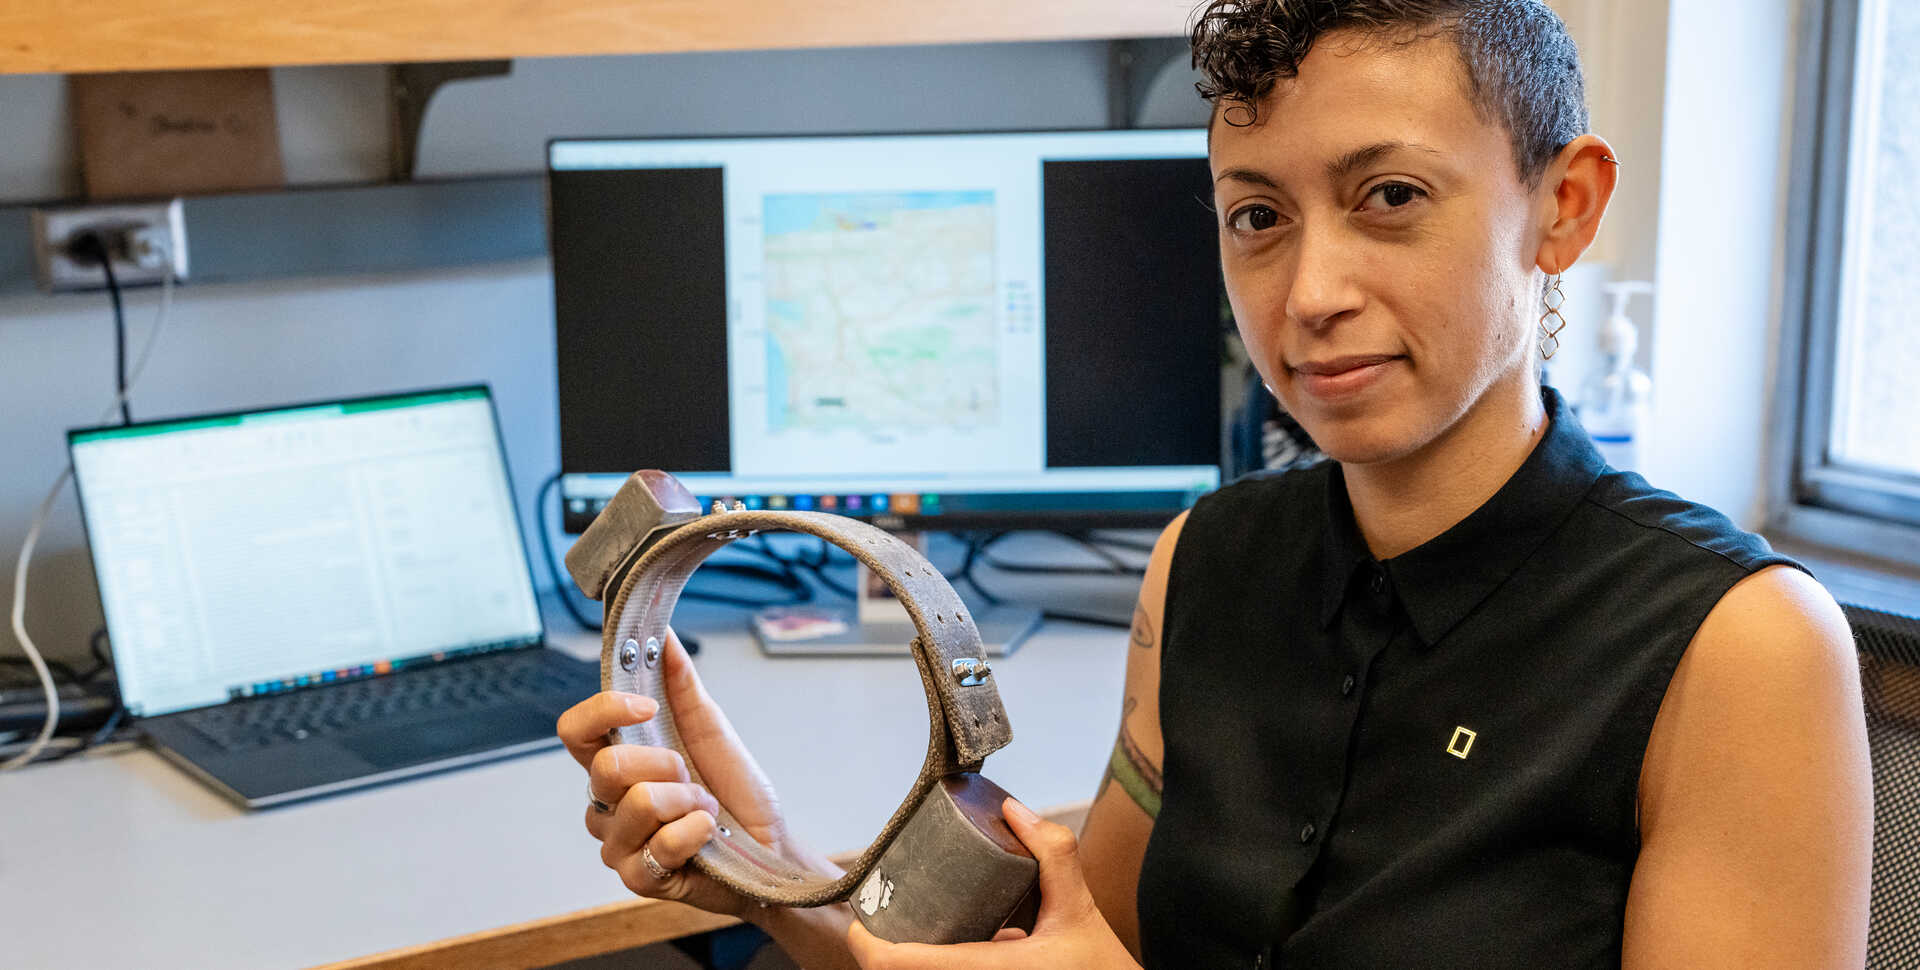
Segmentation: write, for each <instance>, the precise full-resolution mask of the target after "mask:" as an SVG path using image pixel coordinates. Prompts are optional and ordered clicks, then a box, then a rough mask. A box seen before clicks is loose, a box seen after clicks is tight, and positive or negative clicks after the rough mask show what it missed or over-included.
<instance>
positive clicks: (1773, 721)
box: [1622, 567, 1873, 970]
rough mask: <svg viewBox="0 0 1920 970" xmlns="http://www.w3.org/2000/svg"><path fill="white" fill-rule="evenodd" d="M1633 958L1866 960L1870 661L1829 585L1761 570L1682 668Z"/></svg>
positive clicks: (1637, 886) (1643, 859)
mask: <svg viewBox="0 0 1920 970" xmlns="http://www.w3.org/2000/svg"><path fill="white" fill-rule="evenodd" d="M1640 831H1641V850H1640V858H1639V862H1638V865H1637V866H1636V868H1635V870H1634V876H1633V886H1632V889H1631V891H1630V893H1629V895H1628V899H1627V918H1626V940H1625V950H1624V956H1623V960H1622V964H1623V966H1624V967H1626V968H1629V970H1647V968H1654V967H1687V968H1694V970H1712V968H1718V967H1726V968H1735V967H1738V968H1742V970H1760V968H1769V967H1779V968H1795V970H1820V968H1835V970H1838V968H1841V967H1846V968H1852V970H1857V968H1858V967H1860V965H1861V964H1862V963H1864V962H1865V960H1866V936H1867V932H1866V931H1867V892H1868V878H1869V875H1870V872H1871V866H1872V854H1873V784H1872V777H1871V774H1870V769H1869V765H1868V760H1867V738H1866V723H1865V716H1864V714H1863V712H1862V710H1861V699H1860V673H1859V661H1858V660H1857V659H1856V656H1855V654H1854V647H1853V638H1852V635H1851V634H1850V632H1849V631H1848V627H1847V622H1846V619H1845V617H1844V616H1843V615H1842V614H1841V612H1840V609H1839V607H1838V606H1836V605H1835V604H1834V602H1833V598H1832V597H1831V596H1829V595H1828V594H1827V591H1826V590H1825V589H1823V588H1821V586H1820V585H1819V584H1818V583H1816V582H1814V581H1813V580H1812V579H1811V578H1809V577H1808V576H1806V575H1805V574H1804V573H1800V572H1797V571H1795V570H1793V569H1790V568H1787V567H1773V568H1770V569H1765V570H1761V571H1760V572H1758V573H1755V574H1754V575H1752V576H1749V577H1748V578H1747V579H1745V580H1743V581H1741V582H1740V583H1739V584H1738V585H1736V586H1735V587H1734V588H1733V589H1732V590H1730V591H1729V592H1728V593H1727V595H1726V596H1725V597H1724V598H1722V599H1721V601H1720V603H1719V605H1717V606H1715V607H1714V610H1713V612H1712V613H1710V614H1709V615H1708V616H1707V619H1706V621H1705V622H1704V623H1702V624H1701V626H1700V630H1699V632H1698V633H1697V634H1696V635H1695V636H1694V640H1693V643H1692V644H1691V645H1690V646H1689V647H1688V648H1687V653H1686V655H1685V657H1684V658H1683V659H1682V660H1681V662H1680V666H1679V668H1678V669H1677V670H1676V671H1675V672H1674V676H1673V680H1672V683H1671V684H1670V685H1669V687H1668V689H1667V695H1666V699H1665V700H1664V701H1663V702H1662V704H1661V707H1660V713H1659V716H1658V717H1657V718H1656V719H1655V721H1654V727H1653V735H1652V737H1651V739H1650V740H1649V741H1648V744H1647V752H1646V760H1645V762H1644V763H1643V765H1642V768H1641V775H1640Z"/></svg>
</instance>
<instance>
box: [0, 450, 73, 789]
mask: <svg viewBox="0 0 1920 970" xmlns="http://www.w3.org/2000/svg"><path fill="white" fill-rule="evenodd" d="M71 474H73V466H72V465H68V466H67V467H66V468H63V469H61V471H60V477H59V478H58V479H55V480H54V483H53V487H52V488H50V489H48V490H47V497H46V498H44V499H42V500H41V501H40V511H39V512H38V513H36V514H35V515H34V517H33V525H32V526H31V527H29V528H28V529H27V541H25V542H23V543H21V544H20V561H19V562H18V563H17V564H15V566H14V570H13V635H14V637H15V638H16V639H18V640H19V641H20V649H22V650H25V651H26V652H27V660H28V661H29V662H31V663H32V664H33V669H34V672H35V673H37V674H39V675H40V689H41V690H42V691H43V692H45V694H46V696H47V720H46V722H45V723H43V724H41V725H40V734H39V735H38V736H37V737H35V738H34V739H33V743H32V744H30V745H27V750H25V751H22V752H20V753H19V754H17V755H14V756H13V757H12V758H10V759H8V760H7V761H6V762H4V763H0V771H10V770H12V769H14V768H18V767H20V766H21V765H24V764H26V763H28V762H30V761H32V760H33V759H34V758H35V757H37V756H38V755H39V754H40V749H42V748H45V747H46V746H47V742H48V741H49V740H51V739H52V738H53V728H54V725H55V724H58V723H59V721H60V692H59V691H58V690H56V689H55V688H54V684H53V673H52V672H51V671H49V670H48V669H47V662H46V661H45V660H42V659H41V658H40V651H39V650H38V649H37V648H35V647H34V645H33V638H32V637H29V636H27V564H28V563H29V562H31V561H32V559H33V547H34V544H35V543H37V542H39V541H40V529H41V527H42V526H44V525H46V524H47V516H48V515H49V514H50V513H52V512H53V501H54V499H57V498H59V497H60V490H61V489H63V488H66V487H67V477H68V476H69V475H71Z"/></svg>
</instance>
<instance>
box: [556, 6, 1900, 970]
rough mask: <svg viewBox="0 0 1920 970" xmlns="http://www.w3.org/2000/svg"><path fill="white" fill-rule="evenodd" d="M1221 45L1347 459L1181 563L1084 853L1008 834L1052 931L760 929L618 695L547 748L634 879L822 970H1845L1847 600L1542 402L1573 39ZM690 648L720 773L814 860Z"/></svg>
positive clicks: (1857, 903)
mask: <svg viewBox="0 0 1920 970" xmlns="http://www.w3.org/2000/svg"><path fill="white" fill-rule="evenodd" d="M1194 56H1195V62H1196V64H1197V65H1198V66H1199V67H1200V68H1201V69H1202V70H1203V72H1204V74H1205V76H1206V81H1205V83H1203V84H1202V85H1201V90H1202V93H1203V94H1204V95H1206V96H1207V97H1208V98H1209V99H1210V100H1211V101H1212V102H1213V104H1214V116H1213V119H1212V123H1211V128H1210V149H1209V154H1210V156H1211V165H1212V172H1213V175H1214V180H1215V181H1214V186H1215V189H1214V190H1215V205H1216V209H1217V212H1218V214H1219V223H1220V252H1221V263H1222V267H1223V270H1224V273H1225V278H1226V283H1227V289H1228V295H1229V297H1230V299H1231V302H1232V305H1233V308H1234V313H1235V317H1236V319H1237V321H1238V324H1239V327H1240V331H1241V334H1242V336H1243V337H1244V339H1245V342H1246V344H1247V347H1248V349H1249V351H1250V352H1251V354H1252V357H1253V360H1254V362H1255V365H1256V367H1257V368H1258V369H1259V371H1260V373H1261V376H1262V377H1263V378H1264V379H1265V381H1266V384H1267V386H1268V387H1269V388H1270V389H1271V390H1272V391H1273V393H1274V394H1275V395H1276V396H1278V398H1279V399H1280V400H1281V401H1282V403H1284V404H1285V406H1286V408H1287V410H1288V411H1289V412H1290V413H1292V414H1293V415H1294V416H1295V417H1296V418H1297V419H1298V420H1299V422H1300V423H1301V425H1302V426H1303V427H1304V428H1305V429H1306V430H1307V431H1308V432H1309V433H1310V434H1311V435H1312V437H1313V439H1314V441H1315V442H1316V443H1317V444H1319V446H1320V447H1321V448H1322V449H1323V450H1324V451H1325V452H1326V454H1327V455H1328V456H1329V457H1330V458H1332V459H1333V461H1332V462H1329V463H1326V464H1323V465H1320V466H1317V467H1315V468H1311V469H1306V470H1301V471H1294V472H1290V473H1287V474H1285V475H1281V476H1278V477H1274V478H1265V479H1253V480H1248V481H1243V482H1240V483H1236V484H1234V485H1230V486H1228V487H1226V488H1224V489H1222V490H1221V491H1219V492H1217V493H1215V494H1213V495H1211V496H1208V497H1207V498H1205V499H1203V500H1202V501H1201V502H1200V503H1198V504H1197V505H1196V506H1195V508H1194V509H1193V510H1192V511H1191V512H1190V513H1189V514H1187V515H1185V516H1182V517H1181V519H1179V520H1177V521H1175V522H1174V523H1173V524H1172V525H1171V526H1170V527H1169V528H1168V529H1167V530H1166V532H1165V534H1164V535H1163V536H1162V537H1161V539H1160V541H1159V543H1158V545H1157V546H1156V548H1155V551H1154V554H1153V557H1152V560H1151V563H1150V565H1149V567H1148V572H1147V577H1146V580H1145V583H1144V585H1143V588H1142V592H1141V602H1140V611H1139V613H1138V614H1137V619H1136V627H1135V636H1134V640H1135V643H1137V644H1139V649H1132V650H1130V651H1129V657H1130V659H1129V666H1128V673H1127V694H1126V697H1125V698H1124V700H1123V707H1122V710H1123V712H1124V713H1123V720H1122V726H1121V735H1120V738H1119V742H1118V744H1117V745H1116V748H1115V754H1114V757H1113V759H1112V761H1111V767H1110V771H1109V776H1108V779H1107V780H1106V781H1103V783H1102V785H1101V791H1100V793H1099V795H1098V797H1097V798H1096V800H1095V802H1094V805H1093V808H1092V811H1091V814H1090V815H1089V818H1088V821H1087V825H1086V828H1085V831H1084V834H1083V836H1082V840H1081V841H1080V842H1079V843H1078V844H1077V845H1076V843H1075V841H1074V839H1073V837H1072V836H1071V835H1070V834H1068V833H1067V832H1066V831H1065V830H1064V829H1061V828H1059V827H1058V826H1052V825H1048V824H1046V823H1043V822H1040V821H1039V820H1037V819H1035V818H1033V817H1032V815H1031V813H1028V812H1026V811H1025V809H1024V808H1023V807H1021V806H1019V805H1018V804H1017V803H1015V802H1011V801H1010V802H1009V803H1008V805H1007V811H1008V817H1009V820H1010V823H1011V824H1012V825H1013V827H1014V830H1015V831H1016V833H1017V834H1019V835H1020V837H1021V838H1022V839H1023V840H1025V841H1026V842H1027V843H1028V845H1029V846H1030V847H1031V848H1033V849H1034V852H1035V855H1036V856H1037V857H1038V858H1039V859H1040V865H1041V869H1040V880H1041V890H1042V900H1043V901H1042V910H1041V914H1040V917H1039V920H1038V923H1037V924H1036V926H1035V929H1034V932H1033V934H1032V935H1031V936H1030V937H1025V938H1022V934H1020V933H1019V932H1018V931H1003V932H1002V934H1001V936H1000V937H999V938H997V939H996V940H995V941H993V942H990V943H982V944H970V945H965V946H960V947H940V948H936V947H923V946H911V945H893V944H887V943H884V942H881V941H878V940H875V939H874V938H873V937H872V936H870V935H868V934H867V933H865V931H864V929H862V928H860V927H859V926H857V925H852V926H849V924H850V922H851V918H850V914H849V913H847V911H846V910H845V909H844V907H831V908H827V909H822V910H810V911H801V910H793V911H789V910H758V909H754V908H750V907H745V906H743V905H742V903H741V901H740V900H739V899H737V898H734V897H732V896H731V895H730V894H728V893H726V892H725V891H723V890H721V889H719V888H718V887H717V886H715V885H713V884H711V883H708V882H706V881H704V879H703V878H702V877H700V876H699V875H697V874H695V873H694V872H692V871H691V870H685V871H683V870H681V869H680V868H679V867H680V866H681V865H683V864H684V863H685V862H686V861H687V860H688V859H689V858H691V856H692V854H693V853H694V852H695V851H697V850H698V848H699V846H700V845H701V844H703V843H704V841H705V840H706V838H707V837H708V836H709V835H710V833H711V832H712V830H713V820H712V816H711V814H710V812H711V809H712V806H713V802H712V796H711V795H709V794H707V793H706V792H704V791H701V790H699V789H697V788H694V787H693V786H689V785H685V784H682V782H684V780H685V778H686V774H685V771H684V768H683V767H681V766H680V765H679V764H678V763H677V762H676V761H675V759H673V758H672V757H670V756H667V755H665V754H664V753H662V752H659V751H657V750H648V749H629V750H625V751H623V750H622V747H624V746H621V747H614V748H606V747H604V746H603V742H602V741H601V740H598V739H601V738H603V737H604V734H605V732H606V731H607V730H609V729H610V728H613V727H615V726H617V725H619V724H623V723H631V722H633V721H636V720H640V719H644V717H646V716H647V715H648V714H649V713H650V707H649V705H650V704H651V702H648V701H634V700H631V699H627V698H622V697H619V696H616V695H601V696H599V697H596V698H594V699H593V700H591V701H588V702H586V703H584V704H582V705H581V706H580V707H579V708H576V709H575V710H574V711H573V712H570V713H569V715H568V716H567V718H566V719H563V721H562V722H561V725H560V732H561V734H562V736H563V737H564V738H565V739H566V740H567V742H568V745H569V747H570V748H571V749H572V750H573V752H574V753H575V755H576V757H579V758H580V759H581V762H582V764H583V765H588V766H589V767H590V774H591V784H592V788H593V791H594V793H595V797H596V798H597V799H600V800H603V801H606V802H608V803H617V805H618V808H617V811H615V812H613V813H610V814H602V813H598V812H594V811H591V810H590V811H589V814H588V818H587V825H588V829H589V830H590V831H591V832H593V834H594V835H595V836H596V837H598V838H600V839H601V840H602V841H603V843H604V849H603V858H605V860H606V861H607V863H608V864H609V865H610V866H612V867H613V868H615V869H617V870H619V871H620V872H621V874H622V876H623V877H624V878H625V879H626V882H627V885H628V886H630V887H631V888H633V889H634V891H636V892H639V893H642V894H645V895H655V896H668V897H672V898H680V899H684V900H686V901H688V902H692V903H693V904H695V905H698V906H701V907H703V908H707V909H713V910H716V911H720V912H732V913H740V914H742V915H745V916H747V917H748V918H750V919H752V920H753V921H755V922H756V923H759V924H760V925H762V926H763V927H764V928H766V929H767V930H768V931H769V932H770V933H771V934H772V935H773V936H774V937H775V938H776V939H777V940H778V941H779V942H780V943H781V945H782V946H784V947H786V948H787V949H788V951H789V952H790V953H792V954H794V955H795V956H796V957H797V958H798V959H799V960H800V961H801V962H802V963H803V964H805V965H807V966H809V967H828V966H852V965H855V964H856V963H857V965H859V966H863V967H867V968H869V970H872V968H883V967H884V968H893V967H963V968H964V967H1048V968H1063V967H1115V966H1130V965H1133V964H1134V963H1135V962H1136V961H1139V962H1141V963H1143V964H1144V965H1146V966H1149V967H1263V966H1284V965H1292V966H1302V967H1383V966H1436V967H1440V966H1447V967H1452V966H1474V967H1477V968H1487V967H1507V966H1511V967H1563V966H1577V967H1599V966H1618V965H1625V966H1629V967H1651V966H1669V965H1671V966H1684V967H1695V968H1700V967H1721V966H1725V967H1735V966H1737V967H1742V968H1752V967H1768V966H1779V967H1795V968H1813V967H1843V966H1851V967H1858V966H1859V965H1860V964H1861V962H1862V960H1863V958H1864V947H1865V925H1866V893H1867V873H1868V866H1869V857H1870V854H1871V837H1870V828H1871V813H1872V807H1871V796H1870V787H1869V780H1868V769H1867V760H1866V743H1865V729H1864V724H1863V722H1862V717H1861V713H1860V703H1859V694H1858V683H1857V673H1856V671H1855V667H1854V660H1853V652H1852V644H1851V639H1850V637H1849V635H1848V632H1847V629H1846V625H1845V622H1844V620H1843V619H1842V617H1841V615H1840V613H1839V611H1838V608H1837V607H1836V606H1835V605H1834V603H1833V601H1832V599H1831V598H1830V597H1828V596H1827V594H1826V593H1825V591H1824V590H1822V589H1821V588H1820V587H1819V586H1818V585H1817V584H1815V583H1814V582H1813V581H1812V580H1811V579H1810V578H1809V577H1808V576H1807V575H1806V574H1805V573H1804V572H1801V571H1799V570H1798V569H1797V567H1796V565H1795V564H1793V563H1791V562H1790V561H1788V560H1786V559H1784V558H1782V557H1779V556H1777V555H1774V554H1773V553H1772V551H1771V550H1770V549H1768V548H1767V546H1766V544H1765V543H1764V542H1763V541H1762V540H1760V539H1758V538H1757V537H1755V536H1751V535H1748V534H1746V533H1743V532H1740V531H1739V530H1738V529H1736V528H1735V527H1734V526H1733V525H1732V524H1731V523H1729V522H1728V521H1727V520H1726V519H1725V518H1724V517H1721V516H1720V515H1718V514H1717V513H1715V512H1713V511H1712V510H1710V509H1705V508H1702V507H1700V506H1697V505H1692V504H1690V503H1686V502H1684V501H1681V500H1680V499H1678V498H1676V497H1674V496H1672V495H1669V494H1667V493H1663V492H1658V491H1656V490H1654V489H1653V488H1651V487H1650V486H1648V485H1647V484H1646V482H1645V481H1643V480H1641V479H1640V478H1639V477H1638V476H1634V475H1628V474H1622V473H1618V472H1615V471H1614V470H1612V469H1609V468H1606V467H1605V466H1604V463H1603V462H1601V460H1600V459H1599V458H1598V456H1597V455H1596V454H1595V453H1594V451H1593V449H1592V446H1591V444H1590V443H1589V442H1588V440H1587V438H1586V436H1585V433H1584V432H1583V431H1582V430H1581V429H1580V427H1579V425H1578V423H1577V421H1575V420H1574V418H1573V417H1572V415H1571V414H1570V413H1569V412H1568V410H1567V409H1566V407H1565V405H1564V403H1563V402H1562V401H1561V399H1560V398H1559V396H1558V395H1557V394H1555V393H1554V392H1553V391H1551V390H1550V389H1544V388H1542V387H1541V386H1540V379H1539V373H1540V371H1539V366H1540V365H1539V360H1540V359H1541V357H1542V356H1544V355H1548V354H1550V353H1551V351H1552V350H1553V349H1554V347H1555V341H1556V337H1557V330H1558V327H1559V325H1560V321H1559V319H1558V316H1557V314H1556V313H1554V312H1552V311H1553V308H1554V307H1556V306H1557V299H1558V283H1557V277H1558V275H1559V274H1560V273H1561V272H1563V271H1564V270H1566V269H1567V268H1568V267H1570V266H1572V265H1573V264H1574V262H1575V261H1576V260H1578V259H1579V258H1580V256H1581V255H1582V254H1583V253H1584V251H1585V250H1586V248H1587V246H1588V245H1589V244H1590V243H1591V242H1592V240H1593V238H1594V235H1595V233H1596V232H1597V231H1598V230H1599V227H1600V222H1601V218H1602V216H1603V214H1604V213H1605V211H1606V208H1607V204H1608V201H1609V200H1610V198H1611V196H1612V193H1613V188H1614V184H1615V179H1616V177H1617V169H1618V163H1617V161H1616V160H1615V159H1614V158H1613V156H1612V154H1611V151H1610V149H1609V148H1608V146H1607V145H1606V143H1605V142H1603V141H1602V140H1600V139H1599V138H1597V137H1595V136H1593V135H1592V134H1589V133H1587V131H1586V128H1587V117H1586V109H1585V105H1584V94H1583V91H1582V81H1581V76H1580V69H1579V63H1578V57H1577V54H1576V53H1575V51H1574V50H1573V47H1572V44H1571V42H1570V41H1569V40H1568V39H1567V37H1566V34H1565V32H1564V28H1563V26H1562V25H1561V23H1560V21H1559V20H1558V18H1556V17H1555V16H1554V15H1553V14H1552V13H1551V12H1550V11H1548V10H1547V9H1546V8H1545V7H1544V6H1543V5H1542V4H1540V3H1538V2H1535V0H1348V2H1338V0H1313V2H1309V0H1217V2H1214V3H1213V4H1211V5H1210V6H1209V7H1208V8H1207V9H1206V11H1205V12H1204V13H1203V14H1202V16H1201V19H1200V20H1199V22H1198V25H1197V27H1196V29H1195V31H1194ZM671 657H672V666H671V667H670V668H669V672H670V676H673V677H675V678H676V679H677V681H678V685H677V690H678V693H676V694H673V695H671V696H672V698H673V702H674V705H675V712H676V714H677V715H678V716H679V717H680V718H681V724H682V730H683V734H684V733H686V732H687V725H688V723H689V720H691V721H692V722H693V723H694V724H695V725H696V729H695V731H694V732H693V733H694V734H696V735H699V736H700V737H699V739H698V740H699V742H700V743H702V744H704V747H699V748H692V750H693V752H694V757H695V758H696V760H698V761H699V762H700V765H701V768H702V773H703V775H705V776H706V777H707V778H709V779H710V780H712V781H713V784H714V787H715V789H716V791H717V792H718V794H719V795H720V796H721V797H722V798H724V799H726V800H727V803H728V805H729V807H731V808H734V809H735V810H736V814H739V815H741V817H742V818H743V820H752V822H754V823H755V824H753V825H752V827H753V828H754V829H755V832H754V834H755V835H756V837H758V838H760V839H761V840H762V841H763V842H767V843H768V844H772V845H776V846H781V845H784V844H785V843H786V841H787V840H786V838H785V833H784V830H783V828H782V825H781V821H780V819H779V816H778V813H777V810H776V809H774V808H773V807H772V806H773V804H774V803H773V801H772V798H771V795H770V793H768V792H767V791H766V787H765V784H764V782H763V781H761V780H760V776H759V774H758V771H757V769H755V768H754V767H753V765H752V761H751V759H750V758H749V757H748V756H747V755H746V754H745V752H744V751H741V750H739V748H738V745H737V743H735V742H731V741H730V740H729V739H730V737H731V734H730V732H729V731H727V730H726V728H725V722H724V718H723V717H722V716H721V715H720V714H719V712H718V711H717V710H716V709H715V708H713V707H712V705H711V703H710V702H709V701H707V700H706V698H705V697H704V695H702V694H701V692H700V690H699V686H698V683H697V681H696V680H695V678H694V675H693V673H692V669H691V667H690V666H689V665H688V664H687V663H686V660H685V657H684V654H682V653H680V652H679V651H678V650H677V649H675V650H674V652H673V653H672V654H671ZM683 699H684V700H683ZM683 711H684V712H686V713H683ZM687 740H688V742H689V745H690V746H691V745H693V744H694V743H696V738H695V737H688V738H687ZM710 765H711V766H712V767H709V766H710ZM643 782H644V784H643ZM811 861H812V862H813V864H815V865H823V863H820V862H819V861H818V860H811ZM648 862H651V863H652V865H651V866H649V865H648V864H647V863H648ZM656 873H665V874H666V875H665V877H664V878H662V877H660V876H658V875H657V874H656Z"/></svg>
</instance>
